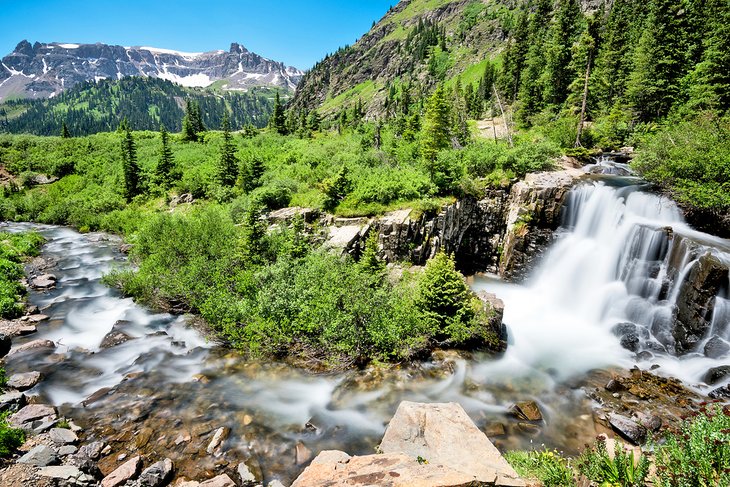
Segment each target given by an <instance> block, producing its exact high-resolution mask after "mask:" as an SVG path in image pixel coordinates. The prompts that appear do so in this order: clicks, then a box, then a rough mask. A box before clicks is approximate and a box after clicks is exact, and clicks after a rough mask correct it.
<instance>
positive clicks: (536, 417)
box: [510, 401, 542, 421]
mask: <svg viewBox="0 0 730 487" xmlns="http://www.w3.org/2000/svg"><path fill="white" fill-rule="evenodd" d="M510 412H511V413H512V414H513V415H515V417H516V418H518V419H524V420H526V421H542V413H541V412H540V407H539V406H538V405H537V403H536V402H535V401H522V402H518V403H516V404H515V405H514V406H512V407H511V408H510Z"/></svg>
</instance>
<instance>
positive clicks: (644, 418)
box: [636, 412, 664, 432]
mask: <svg viewBox="0 0 730 487" xmlns="http://www.w3.org/2000/svg"><path fill="white" fill-rule="evenodd" d="M636 416H637V418H638V419H639V424H640V425H641V426H643V427H644V428H646V429H647V430H649V431H653V432H657V431H659V430H660V429H661V427H662V424H663V423H664V422H663V421H662V418H660V417H659V416H657V415H655V414H644V413H641V412H638V413H636Z"/></svg>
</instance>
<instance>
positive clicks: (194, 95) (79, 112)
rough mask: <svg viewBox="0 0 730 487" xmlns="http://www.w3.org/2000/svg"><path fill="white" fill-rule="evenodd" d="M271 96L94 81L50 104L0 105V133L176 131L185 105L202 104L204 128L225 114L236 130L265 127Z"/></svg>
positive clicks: (130, 80) (149, 81) (158, 82)
mask: <svg viewBox="0 0 730 487" xmlns="http://www.w3.org/2000/svg"><path fill="white" fill-rule="evenodd" d="M273 96H274V92H273V90H270V89H268V88H254V89H252V90H251V91H249V92H217V91H215V90H214V89H205V90H204V89H200V88H185V87H183V86H180V85H178V84H175V83H172V82H170V81H166V80H162V79H157V78H138V77H127V78H122V79H121V80H101V81H98V82H93V81H92V82H87V83H82V84H79V85H77V86H75V87H74V88H72V89H70V90H68V91H66V92H64V93H62V94H60V95H58V96H56V97H54V98H51V99H49V100H12V101H9V102H6V103H4V104H0V131H4V132H10V133H32V134H37V135H57V134H59V133H60V130H61V126H62V124H63V123H65V124H66V125H67V127H68V129H69V131H70V133H71V134H72V135H86V134H93V133H97V132H106V131H111V130H116V128H117V127H118V126H119V123H120V122H121V121H122V120H123V119H125V118H126V119H127V120H128V121H129V124H130V126H131V127H132V128H133V129H135V130H156V129H157V128H159V126H160V124H164V125H165V126H166V127H167V128H168V129H170V130H173V131H179V130H180V129H181V120H182V117H183V110H184V107H185V102H186V100H192V101H195V102H197V103H198V105H200V108H201V115H202V117H203V123H204V124H205V125H206V126H208V127H214V128H218V127H220V125H221V121H222V117H223V113H224V111H225V110H227V111H228V113H229V117H230V120H231V125H232V127H233V128H234V129H240V128H241V127H243V126H244V125H247V124H251V125H254V126H256V127H263V126H264V125H266V122H267V121H268V118H269V115H270V114H271V111H272V108H273Z"/></svg>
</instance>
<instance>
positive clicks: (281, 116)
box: [269, 91, 287, 135]
mask: <svg viewBox="0 0 730 487" xmlns="http://www.w3.org/2000/svg"><path fill="white" fill-rule="evenodd" d="M269 126H270V127H271V128H272V129H274V131H276V133H278V134H281V135H286V134H287V130H286V114H285V113H284V107H283V106H282V104H281V97H280V96H279V92H278V91H277V92H276V98H274V111H273V112H272V114H271V120H270V122H269Z"/></svg>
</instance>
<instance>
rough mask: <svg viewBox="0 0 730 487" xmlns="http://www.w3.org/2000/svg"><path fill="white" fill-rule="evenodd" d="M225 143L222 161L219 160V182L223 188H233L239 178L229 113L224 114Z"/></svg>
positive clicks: (222, 148) (223, 144) (222, 145)
mask: <svg viewBox="0 0 730 487" xmlns="http://www.w3.org/2000/svg"><path fill="white" fill-rule="evenodd" d="M221 129H222V130H223V143H222V144H221V153H220V159H219V160H218V182H219V183H220V184H221V186H227V187H232V186H233V185H234V184H236V178H237V177H238V159H237V158H236V147H235V146H234V144H233V136H232V135H231V124H230V122H229V121H228V111H226V112H225V113H224V114H223V124H222V127H221Z"/></svg>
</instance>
